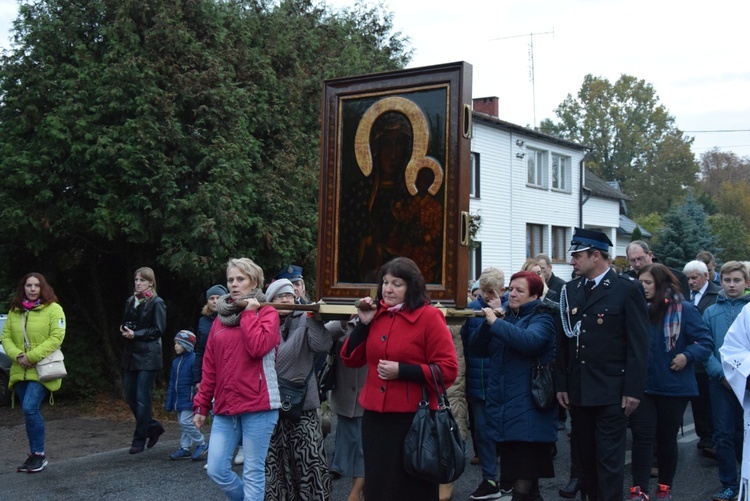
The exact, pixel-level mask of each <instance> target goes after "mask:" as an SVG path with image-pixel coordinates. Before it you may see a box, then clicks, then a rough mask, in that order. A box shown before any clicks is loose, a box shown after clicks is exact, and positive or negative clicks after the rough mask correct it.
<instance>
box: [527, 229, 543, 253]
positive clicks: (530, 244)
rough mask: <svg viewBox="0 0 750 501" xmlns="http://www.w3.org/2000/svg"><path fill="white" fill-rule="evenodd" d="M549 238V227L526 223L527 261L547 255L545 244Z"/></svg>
mask: <svg viewBox="0 0 750 501" xmlns="http://www.w3.org/2000/svg"><path fill="white" fill-rule="evenodd" d="M546 236H547V226H545V225H543V224H534V223H526V259H529V258H532V257H534V256H536V255H537V254H546V253H547V252H546V250H547V249H546V247H545V244H544V241H545V238H546Z"/></svg>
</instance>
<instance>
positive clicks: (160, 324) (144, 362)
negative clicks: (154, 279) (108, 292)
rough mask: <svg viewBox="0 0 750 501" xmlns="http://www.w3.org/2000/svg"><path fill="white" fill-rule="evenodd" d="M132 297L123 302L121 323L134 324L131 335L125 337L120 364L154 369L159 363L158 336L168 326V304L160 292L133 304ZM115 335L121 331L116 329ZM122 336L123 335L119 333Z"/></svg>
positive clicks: (125, 367) (159, 345)
mask: <svg viewBox="0 0 750 501" xmlns="http://www.w3.org/2000/svg"><path fill="white" fill-rule="evenodd" d="M133 304H134V297H133V296H130V298H128V300H127V301H126V302H125V311H124V313H123V315H122V324H123V325H124V324H126V323H129V322H132V323H133V324H135V328H134V329H133V332H134V333H135V337H134V338H133V339H126V340H125V346H124V347H123V350H122V359H121V361H120V368H121V369H124V370H136V371H156V370H160V369H161V367H162V348H161V338H162V336H163V335H164V332H165V331H166V329H167V306H166V305H165V304H164V301H162V299H161V298H160V297H159V296H154V297H152V298H151V299H149V300H147V301H144V302H143V303H141V304H140V305H138V306H137V307H136V308H134V307H133ZM117 334H118V335H120V332H119V330H118V332H117ZM120 337H122V336H120Z"/></svg>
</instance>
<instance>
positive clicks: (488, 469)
mask: <svg viewBox="0 0 750 501" xmlns="http://www.w3.org/2000/svg"><path fill="white" fill-rule="evenodd" d="M471 410H472V412H473V413H474V440H475V441H476V444H477V450H476V451H474V452H475V453H476V455H477V457H479V465H480V466H481V467H482V478H483V479H484V480H492V481H493V482H495V481H497V449H496V444H495V441H494V440H492V439H491V438H490V437H488V436H487V420H488V417H489V416H487V407H486V402H485V401H484V400H480V399H478V398H477V399H473V400H472V401H471Z"/></svg>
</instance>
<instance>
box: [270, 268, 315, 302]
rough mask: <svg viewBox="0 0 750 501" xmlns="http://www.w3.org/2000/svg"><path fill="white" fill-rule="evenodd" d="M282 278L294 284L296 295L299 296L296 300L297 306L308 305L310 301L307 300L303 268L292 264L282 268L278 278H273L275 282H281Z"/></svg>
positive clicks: (277, 275)
mask: <svg viewBox="0 0 750 501" xmlns="http://www.w3.org/2000/svg"><path fill="white" fill-rule="evenodd" d="M282 278H286V279H287V280H289V281H290V282H292V286H293V287H294V295H295V296H297V297H296V299H295V300H294V302H295V303H297V304H308V303H309V301H308V300H307V291H306V290H305V280H304V278H303V277H302V267H301V266H297V265H296V264H290V265H289V266H285V267H284V268H282V269H281V270H280V271H279V272H278V273H277V274H276V276H274V277H273V279H274V281H275V280H280V279H282Z"/></svg>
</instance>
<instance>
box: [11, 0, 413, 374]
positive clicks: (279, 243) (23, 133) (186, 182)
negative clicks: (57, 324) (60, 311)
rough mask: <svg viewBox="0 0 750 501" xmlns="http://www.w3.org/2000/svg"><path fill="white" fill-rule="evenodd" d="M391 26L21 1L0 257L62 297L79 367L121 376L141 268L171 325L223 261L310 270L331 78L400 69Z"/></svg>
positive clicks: (108, 2)
mask: <svg viewBox="0 0 750 501" xmlns="http://www.w3.org/2000/svg"><path fill="white" fill-rule="evenodd" d="M392 31H393V30H392V23H391V15H390V14H388V13H386V12H384V11H383V10H382V8H380V7H367V6H363V5H357V6H355V7H353V8H352V9H348V10H345V11H341V12H333V11H331V10H330V9H328V8H326V7H324V6H321V5H318V4H316V3H314V2H312V1H309V0H281V1H280V2H278V3H276V2H272V1H270V0H247V1H231V2H226V1H219V0H190V1H187V2H186V1H181V0H152V1H150V2H141V1H136V0H33V1H32V0H28V1H23V2H22V3H21V5H20V9H19V16H18V18H17V19H16V21H15V23H14V32H13V33H14V45H13V47H12V49H11V50H10V51H6V52H5V53H4V54H3V56H2V59H1V60H0V92H1V95H0V100H1V101H0V104H1V106H0V153H1V157H0V176H2V178H3V180H4V182H3V184H2V186H0V216H2V218H3V220H4V221H5V223H6V224H5V232H4V246H3V247H2V248H0V256H1V257H2V263H3V267H4V268H5V269H4V270H3V271H4V275H5V276H7V277H9V278H11V279H12V280H13V281H15V280H16V279H17V277H18V276H20V275H21V274H23V272H25V271H28V270H32V269H33V270H38V271H41V272H43V273H45V275H46V276H47V277H48V279H49V280H50V282H51V283H52V284H53V285H54V286H55V287H56V289H57V292H58V294H59V296H60V297H61V301H62V304H63V307H64V308H65V309H66V312H67V315H68V318H69V325H70V326H71V334H73V331H72V328H73V326H75V328H76V331H75V336H76V337H77V338H78V339H77V341H76V343H72V341H71V344H68V342H66V346H69V348H71V349H73V350H74V353H73V354H71V353H68V356H69V357H71V356H72V361H73V363H75V364H76V365H81V364H84V363H85V364H86V365H87V366H88V365H89V364H90V365H92V366H98V367H99V368H100V371H101V372H102V373H103V374H105V378H106V379H110V378H111V377H112V376H117V373H118V372H119V371H118V370H117V369H116V368H117V364H116V363H114V362H113V361H114V360H115V359H116V358H117V345H116V344H115V341H114V338H115V336H114V335H113V333H115V332H116V327H117V324H118V323H119V321H120V318H121V314H122V310H121V308H122V304H123V301H124V298H125V296H126V295H127V294H128V293H129V291H130V290H131V289H130V285H129V284H131V283H132V282H131V280H132V272H133V270H135V269H136V268H138V267H139V266H144V265H149V266H152V267H153V268H155V270H156V272H157V278H158V283H159V293H160V294H162V295H163V296H164V297H165V299H166V301H167V304H168V315H169V317H168V328H169V330H170V331H172V330H177V329H179V328H185V327H193V325H194V322H195V317H196V316H197V312H198V309H199V307H200V305H201V304H202V300H203V291H205V289H206V287H207V286H208V285H210V284H211V283H215V282H216V281H223V266H224V263H225V262H226V260H227V258H229V257H232V256H240V255H244V256H251V257H252V258H253V259H254V260H256V261H257V262H258V263H259V264H260V265H261V266H263V268H264V269H265V270H266V271H267V272H269V274H273V272H274V271H275V270H276V269H278V268H279V267H280V266H281V265H282V263H287V262H290V261H294V262H297V263H299V264H302V265H304V266H306V267H309V268H314V259H315V255H314V254H315V253H314V250H315V247H316V244H315V242H316V231H317V186H318V157H319V136H320V126H319V116H320V102H321V98H320V93H321V89H322V82H323V80H324V79H326V78H331V77H336V76H345V75H349V74H361V73H369V72H376V71H383V70H393V69H398V68H401V67H403V66H404V65H405V64H406V63H407V62H408V59H409V57H410V53H409V52H408V51H407V50H406V48H405V43H406V40H405V39H404V38H402V37H401V35H400V34H398V33H396V34H393V33H392ZM2 276H3V274H0V277H2ZM13 286H14V284H10V285H6V287H8V288H10V287H13ZM79 341H83V342H79ZM102 352H103V353H104V354H105V356H104V357H103V358H102V357H100V356H99V354H100V353H102ZM165 352H166V353H167V356H170V355H169V354H168V353H169V352H168V350H165ZM92 353H93V354H94V355H91V354H92ZM76 357H79V358H76ZM84 357H89V358H90V359H86V360H85V362H84V360H83V359H84ZM105 378H91V377H89V378H88V379H87V380H86V381H85V383H86V384H90V383H91V382H92V381H97V380H105ZM68 386H69V385H68Z"/></svg>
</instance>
